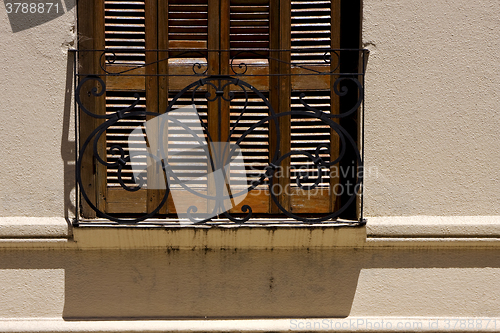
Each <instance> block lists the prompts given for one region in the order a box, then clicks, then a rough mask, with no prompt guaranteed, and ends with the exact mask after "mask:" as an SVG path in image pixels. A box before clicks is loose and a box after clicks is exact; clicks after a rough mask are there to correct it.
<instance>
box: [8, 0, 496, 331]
mask: <svg viewBox="0 0 500 333" xmlns="http://www.w3.org/2000/svg"><path fill="white" fill-rule="evenodd" d="M65 3H66V4H68V2H65ZM69 7H71V4H70V5H69ZM498 13H500V3H499V2H498V1H492V0H490V1H486V0H480V1H466V0H460V1H448V0H436V1H410V0H398V1H384V0H364V1H363V42H364V46H365V47H366V48H368V49H370V51H371V54H370V59H369V62H368V71H367V76H366V108H365V112H366V118H365V137H366V142H365V153H366V166H367V167H368V169H369V170H370V172H369V173H367V176H368V177H367V179H366V187H365V195H366V196H365V201H364V207H365V217H367V219H368V226H367V227H366V228H358V229H341V230H342V231H338V229H336V230H335V231H333V230H331V229H330V230H321V229H315V230H314V231H311V230H308V229H304V230H295V231H290V230H281V231H280V230H257V229H256V230H252V231H249V230H244V231H236V230H233V231H230V232H229V231H224V232H218V231H217V230H212V231H210V232H209V234H210V236H208V234H207V235H206V237H205V236H203V235H204V234H203V233H201V232H200V231H197V232H194V231H192V230H190V231H179V230H177V231H162V230H159V229H155V230H142V231H137V230H130V229H126V230H125V229H123V230H120V232H117V231H116V230H99V231H95V230H92V229H83V228H80V229H76V230H73V231H71V230H68V226H67V225H66V222H65V220H64V219H63V217H64V216H65V215H66V214H68V215H69V216H71V205H70V200H69V195H70V194H69V193H70V191H71V189H72V187H73V169H72V166H71V164H72V162H71V159H72V151H71V150H72V147H73V137H72V135H71V133H72V130H71V129H72V126H73V124H72V122H71V118H72V114H71V112H72V110H71V107H72V101H71V99H70V93H71V90H72V89H73V87H72V86H71V81H72V73H71V70H70V69H71V64H70V63H68V52H67V49H68V47H71V46H72V45H73V43H74V41H75V38H76V36H75V33H74V26H75V15H74V9H73V10H72V11H71V12H69V13H67V14H65V15H63V16H61V17H59V18H57V19H54V20H52V21H50V22H47V23H45V24H43V25H41V26H37V27H34V28H32V29H28V30H24V31H21V32H17V33H15V34H14V33H12V32H11V30H10V26H9V23H8V22H9V21H8V18H7V15H6V13H5V11H4V10H3V8H2V7H1V6H0V60H1V61H0V120H1V121H0V124H1V125H0V126H1V127H0V128H1V131H0V146H1V147H2V149H1V150H0V154H1V155H0V217H1V218H0V281H1V283H0V331H10V332H20V331H25V332H31V331H35V330H37V331H46V332H48V331H71V330H73V331H78V330H80V331H92V330H94V331H121V332H127V331H140V330H141V329H143V330H145V329H146V328H148V329H149V330H150V331H152V332H153V331H165V330H168V329H171V330H189V329H193V330H198V331H210V330H226V331H229V330H234V329H236V328H238V329H241V330H245V329H247V330H254V331H268V330H273V331H287V330H288V329H295V328H297V327H298V326H299V325H298V324H299V323H298V322H294V323H295V324H297V325H296V326H295V327H294V326H293V325H292V322H290V318H304V317H309V318H312V317H328V318H330V319H331V318H333V317H341V318H344V319H335V320H340V321H339V323H341V326H342V325H343V324H344V323H347V322H348V321H349V320H351V319H353V320H358V319H360V318H366V317H370V318H371V320H374V321H373V322H375V321H378V323H380V320H386V321H388V320H393V322H394V323H396V322H397V321H402V320H403V319H404V320H410V321H418V322H420V323H423V324H425V323H427V326H425V327H427V328H429V330H430V328H436V327H430V326H429V323H430V321H431V320H433V319H435V318H440V319H439V320H443V321H441V322H440V323H441V325H440V326H439V327H438V328H439V329H441V330H447V329H446V327H445V325H444V323H445V322H444V320H450V319H452V318H457V317H463V318H475V319H474V320H477V318H480V317H484V318H486V317H488V318H489V319H490V320H491V319H496V318H498V324H497V325H498V328H499V329H500V314H499V307H498V304H499V302H500V266H499V263H500V260H499V259H500V258H499V253H500V252H499V250H498V249H499V248H500V229H499V225H500V218H485V217H484V215H500V202H499V197H500V196H499V194H500V193H499V191H500V189H499V186H497V185H498V178H499V168H498V165H499V164H500V163H499V162H500V156H499V154H498V153H497V152H498V151H499V149H498V148H500V147H499V144H500V143H499V142H500V141H499V140H498V138H497V136H498V128H499V126H498V125H499V121H498V120H499V118H498V117H499V116H498V106H497V105H498V104H499V103H498V102H499V87H500V78H499V76H498V75H497V73H496V72H495V71H496V70H498V64H499V63H500V62H499V60H500V59H499V57H500V45H499V43H500V42H498V38H497V32H498V31H499V30H500V19H499V14H498ZM405 215H408V216H412V217H409V218H407V219H404V218H400V217H399V216H405ZM456 215H473V216H474V217H465V218H455V217H454V216H456ZM12 216H17V217H16V218H12ZM20 216H30V217H31V218H29V219H23V218H18V217H20ZM387 216H392V217H391V218H388V217H387ZM429 216H438V217H429ZM37 217H48V218H43V219H41V218H37ZM52 217H57V218H52ZM327 229H328V228H327ZM200 235H202V236H200ZM247 235H248V236H247ZM205 316H207V317H209V318H215V317H217V318H226V319H227V317H229V318H232V319H242V318H249V317H251V316H254V317H258V318H267V317H270V318H272V319H268V320H267V321H265V320H262V321H259V320H246V321H223V322H222V323H219V322H209V323H207V322H200V321H196V322H195V321H190V320H184V321H182V322H175V321H168V322H167V321H150V322H143V321H140V322H139V321H134V322H125V323H124V322H115V321H113V320H109V319H133V320H147V319H150V318H154V319H163V320H166V319H172V318H178V317H182V318H185V319H187V318H196V319H204V317H205ZM346 316H347V317H346ZM277 318H281V321H280V320H275V319H277ZM408 318H409V319H408ZM23 319H26V321H23ZM34 319H36V320H34ZM70 319H73V320H70ZM95 319H99V320H103V319H106V320H108V321H106V322H104V321H98V322H95ZM341 320H346V321H343V322H342V321H341ZM361 320H365V319H361ZM419 320H420V321H419ZM471 320H472V319H471ZM301 323H302V324H303V325H302V327H303V328H304V327H306V326H305V324H304V323H305V322H301ZM316 323H318V322H317V321H316ZM321 323H322V324H324V322H321ZM452 323H453V322H452ZM477 323H478V322H477V321H475V322H474V324H476V325H477ZM93 325H94V326H93ZM331 327H332V326H330V328H331ZM342 327H343V328H345V327H344V326H342ZM312 328H318V327H316V326H312ZM319 328H325V326H324V325H320V327H319ZM458 328H460V326H458V327H457V329H458ZM483 328H486V327H483ZM349 329H352V330H356V329H355V328H354V329H353V328H352V327H350V328H348V329H347V330H349ZM366 329H367V327H366V326H359V327H358V329H357V330H358V331H364V330H366ZM436 329H437V328H436ZM488 329H493V326H489V327H488ZM495 329H496V328H495Z"/></svg>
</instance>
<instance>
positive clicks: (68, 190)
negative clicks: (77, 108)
mask: <svg viewBox="0 0 500 333" xmlns="http://www.w3.org/2000/svg"><path fill="white" fill-rule="evenodd" d="M74 65H75V57H74V55H73V54H68V62H67V65H66V87H65V91H64V113H63V122H62V137H61V158H62V160H63V163H64V218H65V219H66V221H67V222H68V224H69V225H71V221H70V218H72V217H74V216H75V214H76V207H75V198H74V197H72V195H74V191H75V190H76V177H75V165H76V158H75V138H74V135H75V133H74V131H71V130H70V128H71V124H74V122H72V119H71V116H72V112H71V111H72V109H73V106H72V105H73V102H72V96H73V89H74V87H73V81H74V75H73V72H74Z"/></svg>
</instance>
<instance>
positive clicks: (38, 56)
mask: <svg viewBox="0 0 500 333" xmlns="http://www.w3.org/2000/svg"><path fill="white" fill-rule="evenodd" d="M65 4H66V6H65V7H64V6H62V4H61V5H60V7H59V10H61V11H62V10H65V8H68V9H69V8H72V7H73V6H74V1H73V3H71V1H65ZM31 15H32V16H33V15H36V14H31ZM25 17H26V18H28V16H26V15H25ZM75 23H76V22H75V10H74V9H72V10H68V12H66V13H65V14H64V15H61V16H59V17H57V18H55V19H53V20H51V21H49V22H47V23H44V24H42V25H38V26H35V27H33V28H31V29H26V30H22V31H18V32H15V33H14V32H12V30H11V25H10V23H9V17H8V16H7V13H6V9H5V7H4V3H3V2H2V3H1V4H0V146H1V147H2V148H1V149H0V170H1V171H0V216H63V214H64V211H65V204H67V203H68V200H67V199H66V198H65V197H68V192H69V190H70V189H69V186H71V184H70V183H71V180H72V179H73V178H74V177H73V176H72V171H71V167H70V166H69V163H67V162H65V160H66V161H68V160H70V159H72V156H71V155H72V153H71V151H72V147H73V144H72V142H73V139H72V138H68V136H69V133H68V129H69V128H71V127H72V125H70V123H69V121H70V114H69V112H70V111H71V110H70V107H71V105H72V102H71V99H70V93H71V90H72V89H73V88H72V87H70V86H68V80H70V82H71V80H72V77H71V74H69V75H70V76H68V52H67V50H68V48H69V47H72V46H73V44H74V41H75ZM26 24H29V23H28V22H26ZM21 25H23V24H21ZM71 66H72V65H71V64H70V67H71ZM68 88H69V91H68ZM65 165H66V166H65Z"/></svg>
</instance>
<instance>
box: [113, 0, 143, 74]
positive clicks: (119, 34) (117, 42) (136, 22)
mask: <svg viewBox="0 0 500 333" xmlns="http://www.w3.org/2000/svg"><path fill="white" fill-rule="evenodd" d="M104 8H105V45H106V48H107V49H113V50H118V51H119V52H117V53H116V59H115V60H114V64H115V65H137V64H143V63H144V49H145V34H144V26H145V25H144V20H145V19H144V0H143V1H136V0H129V1H127V0H120V1H118V0H106V1H105V2H104ZM123 51H125V52H123ZM110 55H111V54H108V56H110Z"/></svg>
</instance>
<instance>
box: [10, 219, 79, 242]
mask: <svg viewBox="0 0 500 333" xmlns="http://www.w3.org/2000/svg"><path fill="white" fill-rule="evenodd" d="M70 235H71V233H70V226H69V225H68V223H67V222H66V220H65V219H64V218H62V217H19V216H16V217H0V239H5V238H7V239H9V238H23V239H30V238H69V237H70Z"/></svg>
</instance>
